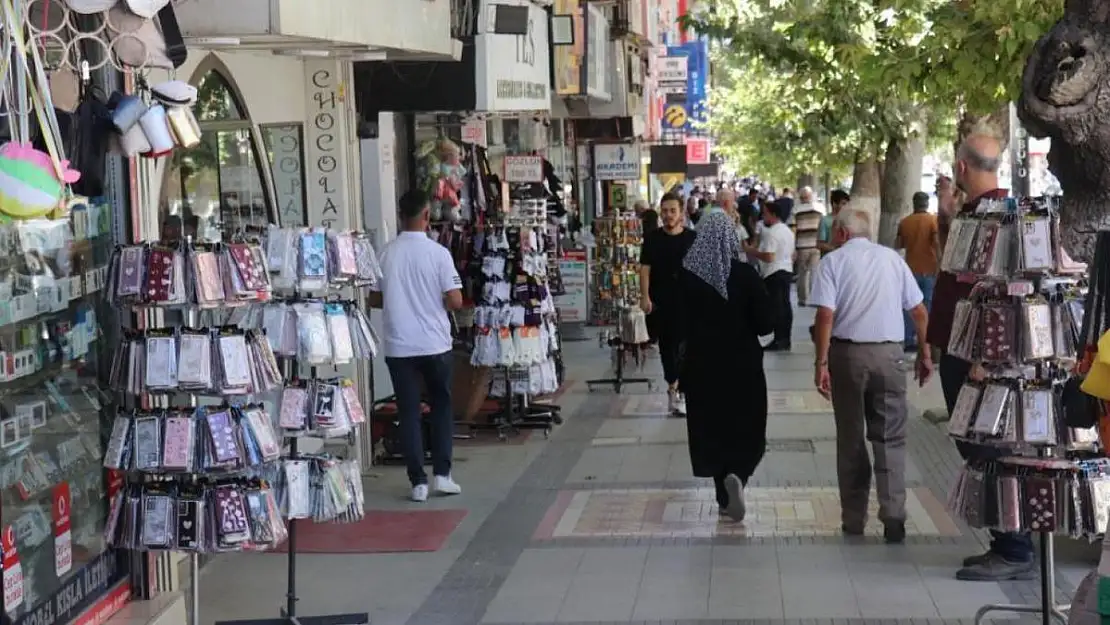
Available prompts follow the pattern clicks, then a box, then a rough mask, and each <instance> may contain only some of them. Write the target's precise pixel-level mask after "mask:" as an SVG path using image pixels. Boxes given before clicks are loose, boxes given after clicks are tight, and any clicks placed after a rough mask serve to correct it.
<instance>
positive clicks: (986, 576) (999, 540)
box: [928, 129, 1036, 582]
mask: <svg viewBox="0 0 1110 625" xmlns="http://www.w3.org/2000/svg"><path fill="white" fill-rule="evenodd" d="M1004 147H1005V146H1004V145H1003V142H1002V140H1001V139H1000V138H999V137H998V135H997V134H996V133H994V132H993V131H991V130H990V129H979V130H977V131H976V132H973V133H972V134H971V135H970V136H968V137H967V138H966V139H964V141H963V143H961V144H960V147H959V149H958V150H957V151H956V164H955V165H954V166H953V168H952V170H953V173H954V174H955V176H954V177H955V182H956V187H957V188H958V189H959V190H960V191H961V192H963V194H964V196H965V197H967V200H968V201H967V202H966V203H965V204H963V205H962V206H961V207H959V208H958V210H957V211H956V213H957V214H958V213H967V212H971V211H974V210H975V208H976V207H977V206H978V205H979V201H980V200H984V199H990V200H1001V199H1004V198H1005V197H1006V190H1005V189H1000V188H998V187H999V185H998V168H999V165H1000V164H1001V161H1002V150H1003V149H1004ZM974 286H975V285H974V282H973V281H961V280H960V278H959V277H957V276H956V275H955V274H952V273H949V272H947V271H942V272H940V273H939V275H938V276H937V282H936V287H935V288H934V290H933V307H932V309H931V310H930V311H929V333H928V341H929V344H930V345H932V346H933V347H935V348H937V349H938V350H940V351H941V354H942V355H941V357H940V363H939V364H940V367H939V369H940V386H941V389H942V390H943V392H944V403H945V404H947V406H948V414H952V411H953V410H954V409H955V406H956V397H957V396H958V395H959V393H960V387H962V386H963V384H964V382H965V381H967V377H968V374H969V373H970V372H971V363H969V362H967V361H965V360H962V359H960V358H957V357H955V356H953V355H951V354H945V353H944V351H945V350H947V349H948V339H949V337H950V335H951V334H952V324H953V320H954V317H955V314H956V303H957V302H959V301H960V300H961V299H963V298H966V297H967V296H968V295H970V293H971V290H972V287H974ZM956 448H957V449H959V451H960V455H961V456H963V457H964V459H965V460H990V459H992V458H994V457H997V456H998V455H1000V453H1001V452H1002V451H1003V450H1002V449H1001V448H999V447H991V446H988V445H977V444H975V443H971V442H967V441H958V442H957V443H956ZM1034 577H1036V565H1035V564H1034V562H1033V539H1032V538H1031V536H1030V535H1029V533H1028V532H1002V531H998V530H993V529H992V530H991V542H990V549H989V550H988V551H987V552H986V553H982V554H978V555H973V556H970V557H968V558H965V559H964V561H963V568H961V569H959V570H958V571H957V572H956V579H960V580H964V581H989V582H1001V581H1009V580H1027V579H1033V578H1034Z"/></svg>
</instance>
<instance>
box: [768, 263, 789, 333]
mask: <svg viewBox="0 0 1110 625" xmlns="http://www.w3.org/2000/svg"><path fill="white" fill-rule="evenodd" d="M792 278H793V276H792V274H791V273H790V272H789V271H776V272H775V273H773V274H771V275H769V276H767V277H766V278H764V279H763V283H764V284H766V285H767V293H768V295H770V296H771V305H772V306H774V307H775V311H774V313H775V345H790V332H791V330H792V329H793V327H794V306H793V305H792V304H791V303H790V285H791V284H792Z"/></svg>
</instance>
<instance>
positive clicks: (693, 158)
mask: <svg viewBox="0 0 1110 625" xmlns="http://www.w3.org/2000/svg"><path fill="white" fill-rule="evenodd" d="M686 164H687V165H707V164H709V139H701V138H698V137H687V138H686Z"/></svg>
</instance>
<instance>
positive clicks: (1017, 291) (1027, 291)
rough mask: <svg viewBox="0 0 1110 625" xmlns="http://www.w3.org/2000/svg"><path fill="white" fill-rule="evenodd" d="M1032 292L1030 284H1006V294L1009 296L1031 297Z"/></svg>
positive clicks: (1022, 282)
mask: <svg viewBox="0 0 1110 625" xmlns="http://www.w3.org/2000/svg"><path fill="white" fill-rule="evenodd" d="M1033 292H1034V290H1033V283H1032V282H1026V281H1024V280H1023V281H1020V282H1009V283H1007V284H1006V293H1007V294H1009V295H1016V296H1026V295H1032V294H1033Z"/></svg>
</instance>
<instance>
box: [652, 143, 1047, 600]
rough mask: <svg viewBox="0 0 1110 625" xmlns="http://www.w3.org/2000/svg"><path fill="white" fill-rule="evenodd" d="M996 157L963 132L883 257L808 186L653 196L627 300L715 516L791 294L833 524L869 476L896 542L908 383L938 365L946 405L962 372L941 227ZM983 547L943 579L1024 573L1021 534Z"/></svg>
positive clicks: (844, 196)
mask: <svg viewBox="0 0 1110 625" xmlns="http://www.w3.org/2000/svg"><path fill="white" fill-rule="evenodd" d="M1000 154H1001V143H1000V142H999V141H998V140H997V139H995V138H993V137H990V136H984V135H979V134H974V135H972V136H970V137H968V138H967V139H966V140H965V141H964V142H963V144H962V145H961V146H960V148H959V150H958V158H957V162H956V164H955V167H954V173H955V176H954V178H949V177H946V176H938V178H937V184H936V189H935V193H936V205H937V207H938V211H937V213H933V212H931V211H930V203H931V199H932V198H931V197H930V195H929V194H928V193H924V192H920V193H915V194H914V195H913V197H912V202H911V204H912V205H911V206H908V207H906V209H907V212H908V213H909V214H908V215H907V216H906V217H904V218H903V219H902V220H901V221H900V223H899V224H898V229H897V238H896V241H895V242H894V245H893V246H892V247H887V246H884V245H880V244H878V243H877V242H874V241H872V240H871V236H872V232H873V231H874V229H873V223H872V219H873V217H872V215H871V214H870V213H869V212H867V211H863V210H856V209H854V208H852V205H851V197H850V195H849V194H848V193H847V192H845V191H843V190H840V189H836V190H833V191H831V192H830V193H829V194H828V206H827V207H826V206H825V205H824V204H823V203H822V202H821V201H820V200H819V199H818V198H817V197H816V195H815V193H814V191H813V189H811V188H808V187H804V188H801V189H799V190H798V192H797V195H796V196H795V194H794V193H793V192H792V191H791V190H790V189H783V190H782V191H781V192H778V193H776V191H775V190H774V189H773V188H771V187H769V186H766V185H763V184H761V183H759V182H758V181H756V180H753V179H744V180H739V181H737V180H731V181H722V182H720V183H718V184H716V185H713V187H714V188H712V189H711V190H708V191H707V190H702V189H699V188H693V189H692V190H691V192H690V193H689V194H688V195H686V196H685V197H682V196H679V195H676V194H668V195H665V196H664V197H663V199H662V201H661V202H660V205H659V211H658V212H659V215H661V216H662V224H661V228H660V229H659V230H656V231H653V232H651V233H650V234H648V235H647V236H646V237H645V241H644V246H643V256H642V258H641V273H642V289H643V293H642V297H643V300H644V302H645V304H646V305H645V310H646V311H647V312H649V313H650V315H649V316H650V317H651V318H652V320H651V322H650V323H649V325H650V327H651V328H652V330H651V333H652V336H653V337H654V338H655V339H656V340H658V342H659V347H660V353H661V355H662V357H663V364H664V372H665V376H666V381H667V386H668V392H669V394H670V396H671V409H672V412H673V414H675V415H678V416H685V417H686V419H687V429H688V438H689V441H688V442H689V448H690V459H691V463H692V466H693V470H694V474H695V476H698V477H708V478H712V479H713V481H714V485H715V486H716V492H717V502H718V504H719V505H720V509H721V513H722V514H723V515H726V516H728V517H731V518H732V519H734V520H737V521H739V520H743V518H744V516H745V512H746V511H745V505H744V488H745V486H746V484H747V482H748V479H749V478H750V477H751V475H752V474H753V473H754V472H755V470H756V468H757V466H758V465H759V463H760V461H761V459H762V457H763V453H764V449H765V447H766V428H767V391H766V389H767V384H766V377H765V373H764V368H763V358H764V354H765V353H766V352H790V351H792V348H793V345H792V340H791V339H792V336H791V331H792V329H793V317H794V306H795V304H794V299H793V294H794V293H795V291H796V293H797V300H796V301H797V305H798V306H803V307H804V306H808V307H812V308H815V309H816V310H815V321H814V325H813V326H812V327H811V328H810V336H811V338H812V340H813V343H814V350H815V359H814V385H815V387H816V388H817V391H818V392H819V393H820V394H821V395H822V396H824V397H825V398H826V399H828V400H830V401H831V402H832V406H833V413H834V418H835V422H836V436H837V446H836V449H837V483H838V487H839V494H840V502H841V522H842V530H843V532H844V533H845V534H846V535H858V534H862V533H863V532H864V530H865V527H866V525H867V522H868V518H867V514H868V501H869V498H870V490H871V484H872V482H874V484H875V487H876V490H877V495H878V501H879V510H878V521H879V522H880V523H881V524H882V526H883V535H884V537H885V539H886V540H887V542H890V543H894V544H897V543H901V542H903V541H904V539H905V536H906V525H905V523H906V429H907V419H908V413H909V408H908V402H907V390H908V386H909V383H910V382H911V380H913V381H916V382H917V383H918V384H920V385H924V384H925V383H926V382H928V381H929V379H930V378H931V377H932V375H933V372H934V369H939V372H940V378H941V385H942V387H943V390H944V396H945V401H946V403H947V404H948V409H949V411H951V410H952V408H953V404H954V403H955V400H956V396H957V394H958V391H959V388H960V386H961V385H962V384H963V382H964V381H965V380H966V379H967V378H968V376H969V374H970V370H971V367H970V365H968V363H966V362H964V361H962V360H959V359H957V358H954V357H952V356H948V355H946V354H944V349H945V348H946V347H947V343H948V335H949V333H950V332H951V325H952V316H953V310H954V307H955V304H956V302H957V301H958V300H959V299H960V297H962V296H964V295H966V291H967V290H968V288H969V285H966V284H963V283H960V282H959V281H958V279H957V278H956V276H953V275H951V274H946V273H943V272H941V271H940V268H939V264H940V258H941V255H942V250H943V248H944V244H945V241H946V237H947V233H948V224H949V223H950V222H951V219H952V217H953V216H954V215H955V214H957V213H958V212H960V211H966V210H971V209H972V208H973V207H974V205H975V203H976V202H978V200H979V199H980V198H983V197H1003V196H1004V195H1005V192H1004V191H1002V190H1000V189H998V176H997V170H998V165H999V157H1000ZM795 197H796V199H795ZM961 197H962V198H965V199H966V202H963V203H961V202H960V198H961ZM738 198H739V199H738ZM644 209H647V207H646V206H645V207H644ZM649 212H651V211H649V210H644V213H645V214H647V213H649ZM653 218H654V217H653ZM645 223H646V222H645ZM934 357H939V366H937V365H934ZM737 380H742V381H743V384H744V392H743V395H742V396H743V400H742V401H739V400H738V398H737V394H736V393H735V384H736V382H737ZM869 445H870V452H869V451H868V446H869ZM960 453H961V454H962V455H963V456H964V457H965V458H985V457H986V455H987V454H989V453H990V449H988V448H982V447H979V446H975V445H968V444H964V445H961V446H960ZM992 538H993V539H992V542H991V548H990V550H989V551H988V552H987V553H985V554H981V555H976V556H971V557H969V558H967V559H966V560H965V561H964V562H963V566H962V568H960V569H959V571H958V572H957V578H959V579H962V580H990V581H1002V580H1012V579H1026V578H1028V577H1029V576H1030V575H1032V573H1033V564H1032V562H1033V549H1032V543H1031V542H1030V539H1029V536H1028V535H1027V534H1022V533H1004V532H993V533H992Z"/></svg>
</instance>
